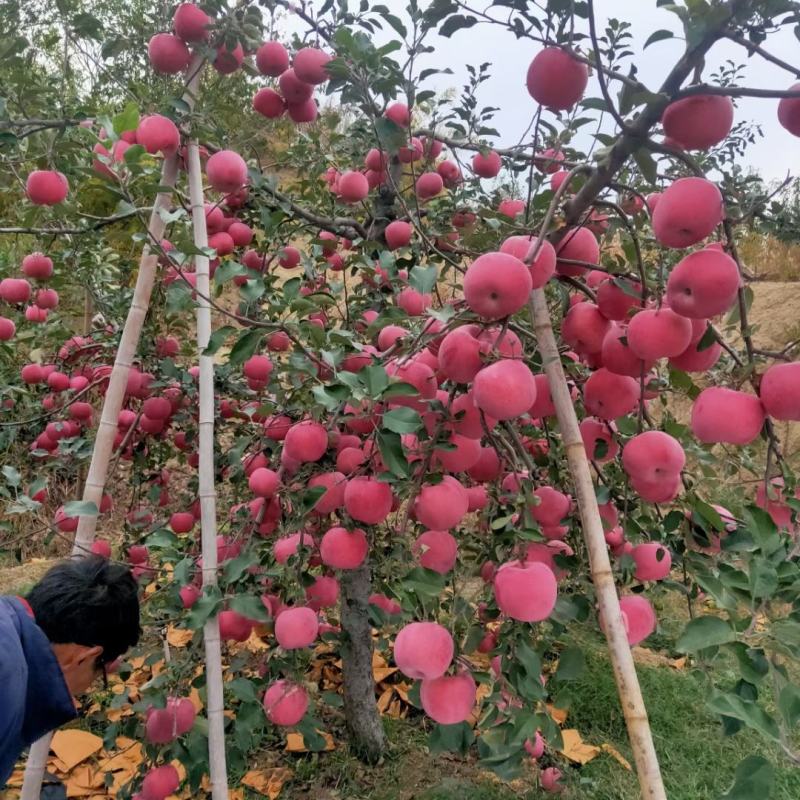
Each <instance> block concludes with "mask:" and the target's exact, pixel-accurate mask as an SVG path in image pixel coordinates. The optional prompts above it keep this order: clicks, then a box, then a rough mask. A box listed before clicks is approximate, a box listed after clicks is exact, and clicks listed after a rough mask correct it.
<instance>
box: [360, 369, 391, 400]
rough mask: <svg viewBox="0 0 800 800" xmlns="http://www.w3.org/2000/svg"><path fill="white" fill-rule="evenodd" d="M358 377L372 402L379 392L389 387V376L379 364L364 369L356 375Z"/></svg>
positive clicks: (378, 395)
mask: <svg viewBox="0 0 800 800" xmlns="http://www.w3.org/2000/svg"><path fill="white" fill-rule="evenodd" d="M358 377H359V378H360V380H361V383H363V384H364V387H365V388H366V390H367V393H368V394H369V396H370V397H371V398H372V399H373V400H377V399H378V397H380V395H381V392H383V390H384V389H385V388H386V387H387V386H388V385H389V376H388V375H387V374H386V370H385V368H384V367H382V366H381V365H380V364H373V365H372V366H369V367H364V369H362V370H361V371H360V372H359V373H358Z"/></svg>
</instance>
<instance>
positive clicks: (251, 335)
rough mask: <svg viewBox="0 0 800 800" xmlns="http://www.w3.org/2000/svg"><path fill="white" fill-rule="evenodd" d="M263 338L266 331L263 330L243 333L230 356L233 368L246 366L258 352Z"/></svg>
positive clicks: (229, 359)
mask: <svg viewBox="0 0 800 800" xmlns="http://www.w3.org/2000/svg"><path fill="white" fill-rule="evenodd" d="M263 336H264V331H262V330H253V331H244V332H242V333H241V334H240V335H239V338H238V339H237V340H236V344H235V345H234V346H233V348H232V349H231V354H230V356H228V362H229V363H230V364H231V366H237V365H239V364H244V362H245V361H247V359H248V358H250V356H252V355H253V354H254V353H255V352H256V350H258V346H259V344H261V339H262V337H263Z"/></svg>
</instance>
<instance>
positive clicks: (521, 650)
mask: <svg viewBox="0 0 800 800" xmlns="http://www.w3.org/2000/svg"><path fill="white" fill-rule="evenodd" d="M514 655H515V656H516V657H517V659H518V660H519V662H520V664H522V666H523V667H525V672H527V673H528V675H529V676H531V677H533V678H535V679H536V680H537V681H539V680H541V675H542V659H541V658H539V654H538V653H537V652H536V651H535V650H534V649H533V648H532V647H531V646H530V645H529V644H528V643H527V642H525V641H523V640H520V641H519V642H517V644H516V646H515V647H514Z"/></svg>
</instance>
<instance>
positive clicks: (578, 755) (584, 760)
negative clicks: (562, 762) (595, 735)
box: [560, 728, 602, 764]
mask: <svg viewBox="0 0 800 800" xmlns="http://www.w3.org/2000/svg"><path fill="white" fill-rule="evenodd" d="M561 738H562V739H563V740H564V746H563V747H562V748H561V751H560V752H561V753H562V754H563V755H565V756H566V757H567V758H568V759H569V760H570V761H574V762H575V763H576V764H588V763H589V762H590V761H591V760H592V759H594V758H597V756H599V755H600V753H601V752H602V751H601V750H600V748H599V747H595V746H594V745H593V744H586V742H584V741H583V739H582V738H581V735H580V733H578V731H577V730H575V728H568V729H567V730H563V731H561Z"/></svg>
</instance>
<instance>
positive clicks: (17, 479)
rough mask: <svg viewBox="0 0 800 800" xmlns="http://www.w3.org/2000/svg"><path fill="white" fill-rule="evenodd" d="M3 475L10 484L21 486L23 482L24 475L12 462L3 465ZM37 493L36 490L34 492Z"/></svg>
mask: <svg viewBox="0 0 800 800" xmlns="http://www.w3.org/2000/svg"><path fill="white" fill-rule="evenodd" d="M3 477H4V478H5V479H6V483H7V484H8V485H9V486H19V485H20V483H21V482H22V475H20V473H19V471H18V470H16V469H15V468H14V467H12V466H11V464H6V465H5V466H4V467H3ZM34 494H35V492H34Z"/></svg>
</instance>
